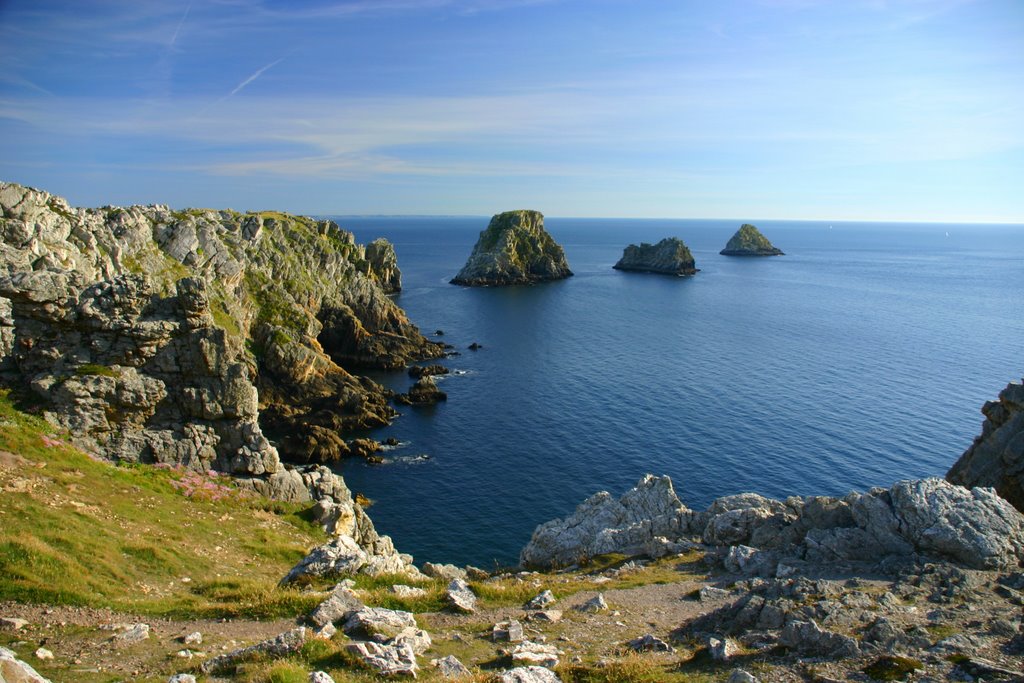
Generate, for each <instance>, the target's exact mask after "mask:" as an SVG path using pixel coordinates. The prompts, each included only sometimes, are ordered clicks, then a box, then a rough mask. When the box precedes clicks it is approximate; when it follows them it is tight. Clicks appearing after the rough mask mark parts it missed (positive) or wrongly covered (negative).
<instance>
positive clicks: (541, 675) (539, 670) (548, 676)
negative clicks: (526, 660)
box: [500, 666, 561, 683]
mask: <svg viewBox="0 0 1024 683" xmlns="http://www.w3.org/2000/svg"><path fill="white" fill-rule="evenodd" d="M500 680H501V683H559V681H560V680H561V679H560V678H559V677H558V675H557V674H556V673H555V672H554V671H551V670H550V669H545V668H544V667H542V666H517V667H516V668H514V669H509V670H508V671H505V672H502V674H501V679H500Z"/></svg>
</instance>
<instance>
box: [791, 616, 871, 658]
mask: <svg viewBox="0 0 1024 683" xmlns="http://www.w3.org/2000/svg"><path fill="white" fill-rule="evenodd" d="M779 642H780V643H781V644H782V645H784V646H786V647H788V648H791V649H793V650H796V651H797V652H799V653H801V654H804V655H811V656H814V657H834V658H837V659H845V658H847V657H856V656H857V655H858V654H859V653H860V648H859V647H858V645H857V641H856V640H854V639H853V638H850V637H848V636H844V635H841V634H839V633H832V632H831V631H825V630H822V629H821V627H819V626H818V625H817V624H816V623H814V621H813V620H812V621H795V620H794V621H791V622H789V623H788V624H786V627H785V628H784V629H782V634H781V635H780V636H779Z"/></svg>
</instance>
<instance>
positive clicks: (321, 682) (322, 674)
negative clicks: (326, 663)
mask: <svg viewBox="0 0 1024 683" xmlns="http://www.w3.org/2000/svg"><path fill="white" fill-rule="evenodd" d="M309 683H334V679H333V678H332V677H331V675H330V674H329V673H327V672H326V671H311V672H310V673H309Z"/></svg>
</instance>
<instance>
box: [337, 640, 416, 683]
mask: <svg viewBox="0 0 1024 683" xmlns="http://www.w3.org/2000/svg"><path fill="white" fill-rule="evenodd" d="M346 649H347V650H348V651H349V652H351V653H352V654H354V655H355V656H357V657H359V659H360V660H362V661H363V663H365V664H367V665H368V666H370V667H373V668H374V669H376V670H377V672H378V673H379V674H381V675H382V676H410V677H412V678H416V672H417V671H419V665H418V664H417V663H416V653H415V652H413V650H412V647H410V646H409V645H381V644H380V643H374V642H367V643H359V642H357V643H351V644H350V645H349V646H348V647H347V648H346Z"/></svg>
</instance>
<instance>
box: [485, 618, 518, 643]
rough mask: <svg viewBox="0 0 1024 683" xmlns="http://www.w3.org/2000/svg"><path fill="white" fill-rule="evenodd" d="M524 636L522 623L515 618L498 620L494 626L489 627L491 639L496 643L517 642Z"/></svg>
mask: <svg viewBox="0 0 1024 683" xmlns="http://www.w3.org/2000/svg"><path fill="white" fill-rule="evenodd" d="M524 638H525V636H524V635H523V625H522V624H520V623H519V622H518V621H516V620H515V619H509V620H507V621H499V622H498V623H497V624H495V625H494V628H492V629H491V639H492V640H493V641H494V642H496V643H497V642H501V641H506V642H509V643H518V642H519V641H521V640H523V639H524Z"/></svg>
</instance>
